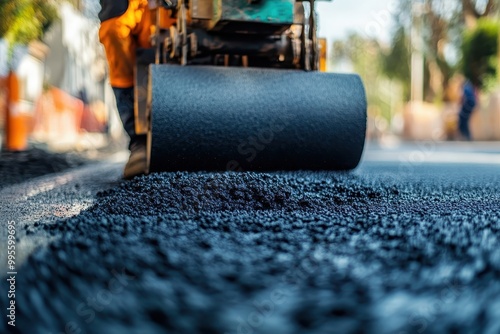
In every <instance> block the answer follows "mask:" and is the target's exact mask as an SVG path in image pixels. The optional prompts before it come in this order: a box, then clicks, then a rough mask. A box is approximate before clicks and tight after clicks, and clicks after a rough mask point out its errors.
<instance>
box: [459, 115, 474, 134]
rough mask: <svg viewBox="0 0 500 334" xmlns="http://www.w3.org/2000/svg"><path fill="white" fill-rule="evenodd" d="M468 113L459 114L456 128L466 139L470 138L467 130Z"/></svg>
mask: <svg viewBox="0 0 500 334" xmlns="http://www.w3.org/2000/svg"><path fill="white" fill-rule="evenodd" d="M469 119H470V114H460V115H459V117H458V130H459V131H460V134H461V135H462V136H464V138H465V139H467V140H472V137H471V134H470V130H469Z"/></svg>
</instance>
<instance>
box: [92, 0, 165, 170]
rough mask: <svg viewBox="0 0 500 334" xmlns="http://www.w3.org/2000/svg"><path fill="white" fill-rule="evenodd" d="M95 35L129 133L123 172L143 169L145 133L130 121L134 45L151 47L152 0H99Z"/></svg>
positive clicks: (132, 97) (154, 0)
mask: <svg viewBox="0 0 500 334" xmlns="http://www.w3.org/2000/svg"><path fill="white" fill-rule="evenodd" d="M100 3H101V11H100V12H99V19H100V20H101V27H100V29H99V39H100V41H101V43H102V44H103V45H104V49H105V51H106V57H107V59H108V65H109V80H110V83H111V87H112V88H113V92H114V94H115V98H116V105H117V108H118V113H119V114H120V119H121V121H122V123H123V127H124V129H125V131H126V132H127V134H128V135H129V137H130V143H129V150H130V157H129V160H128V162H127V164H126V165H125V169H124V173H123V176H124V178H125V179H130V178H132V177H134V176H136V175H140V174H142V173H144V171H145V170H146V165H147V158H146V157H147V154H146V135H137V134H136V132H135V124H134V67H135V59H136V49H137V48H149V47H151V35H152V32H153V24H152V19H151V17H152V15H151V10H152V9H154V7H155V5H156V0H149V4H148V0H100Z"/></svg>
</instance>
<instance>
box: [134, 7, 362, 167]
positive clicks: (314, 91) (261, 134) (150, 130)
mask: <svg viewBox="0 0 500 334" xmlns="http://www.w3.org/2000/svg"><path fill="white" fill-rule="evenodd" d="M159 5H160V6H161V7H160V8H161V9H160V10H157V11H156V20H155V21H156V29H154V35H153V36H152V44H153V47H152V48H150V49H141V50H138V55H137V64H136V76H135V80H136V84H135V94H136V98H135V101H136V105H135V122H136V124H135V125H136V132H137V133H138V134H145V135H147V137H148V145H147V146H148V164H147V170H146V171H145V173H151V172H161V171H281V170H350V169H353V168H355V167H356V166H357V165H358V163H359V161H360V158H361V155H362V151H363V146H364V142H365V132H366V109H367V103H366V95H365V91H364V86H363V83H362V81H361V79H360V77H359V76H358V75H355V74H335V73H325V72H322V71H320V69H321V68H322V67H324V59H322V57H321V54H322V53H323V55H324V54H325V50H324V48H325V46H326V43H320V41H319V38H318V37H317V17H316V12H315V0H309V1H296V0H159ZM165 16H168V17H165ZM172 18H173V19H174V20H175V24H171V25H169V26H168V27H162V23H161V22H162V21H165V20H169V19H170V20H172ZM332 19H333V18H332ZM323 24H328V22H323Z"/></svg>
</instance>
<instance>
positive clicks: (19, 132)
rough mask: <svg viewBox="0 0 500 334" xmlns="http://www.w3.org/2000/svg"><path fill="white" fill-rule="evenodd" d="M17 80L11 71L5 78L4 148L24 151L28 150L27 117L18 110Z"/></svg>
mask: <svg viewBox="0 0 500 334" xmlns="http://www.w3.org/2000/svg"><path fill="white" fill-rule="evenodd" d="M19 89H20V86H19V80H18V78H17V76H16V74H15V73H14V72H13V71H10V72H9V75H8V76H7V112H6V115H5V148H6V149H7V150H8V151H24V150H26V149H27V148H28V123H29V117H27V115H24V114H23V113H22V112H21V110H20V93H19Z"/></svg>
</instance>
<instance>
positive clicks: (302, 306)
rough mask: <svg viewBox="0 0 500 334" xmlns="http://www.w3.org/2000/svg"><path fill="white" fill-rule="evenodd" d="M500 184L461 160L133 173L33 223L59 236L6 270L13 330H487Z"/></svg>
mask: <svg viewBox="0 0 500 334" xmlns="http://www.w3.org/2000/svg"><path fill="white" fill-rule="evenodd" d="M499 186H500V176H499V173H498V169H497V167H481V166H467V165H462V166H453V165H436V166H432V165H427V166H423V165H422V166H415V167H412V168H406V167H405V168H401V166H393V165H384V164H375V163H371V164H365V165H363V166H362V167H361V168H360V169H358V170H357V171H355V172H352V173H329V172H324V173H321V172H315V173H310V172H294V173H285V172H282V173H269V174H260V173H248V172H243V173H163V174H154V175H150V176H144V177H140V178H136V179H134V180H132V181H130V182H126V183H122V184H121V185H119V186H118V187H116V188H114V189H112V190H109V191H106V192H103V193H101V194H99V198H98V201H97V204H95V205H94V206H93V207H91V208H90V209H88V210H87V211H85V212H83V213H81V214H80V215H78V216H76V217H74V218H71V219H69V220H63V221H59V222H57V223H54V224H51V225H40V226H38V227H37V230H36V231H35V233H40V234H43V233H46V234H49V235H51V236H55V237H57V238H55V239H54V241H53V242H52V243H51V244H50V245H49V246H48V247H45V248H42V249H39V250H38V251H36V252H35V253H34V254H33V255H32V256H31V257H30V258H29V260H28V261H27V262H26V263H25V264H24V265H23V267H22V268H21V269H20V270H19V271H18V275H17V286H18V292H17V295H16V301H17V321H16V325H17V326H16V327H15V330H14V331H13V332H14V333H72V332H74V333H273V334H275V333H297V334H299V333H499V332H500V242H499V239H498V237H499V231H500V194H499V192H498V189H499ZM2 284H3V285H2V291H4V289H3V288H4V285H5V282H2ZM5 298H6V296H4V295H2V296H1V297H0V303H1V305H0V306H1V308H2V309H5V307H6V304H5V303H6V299H5ZM7 330H10V331H12V328H7V327H6V321H2V322H0V332H2V333H4V332H6V331H7Z"/></svg>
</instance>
